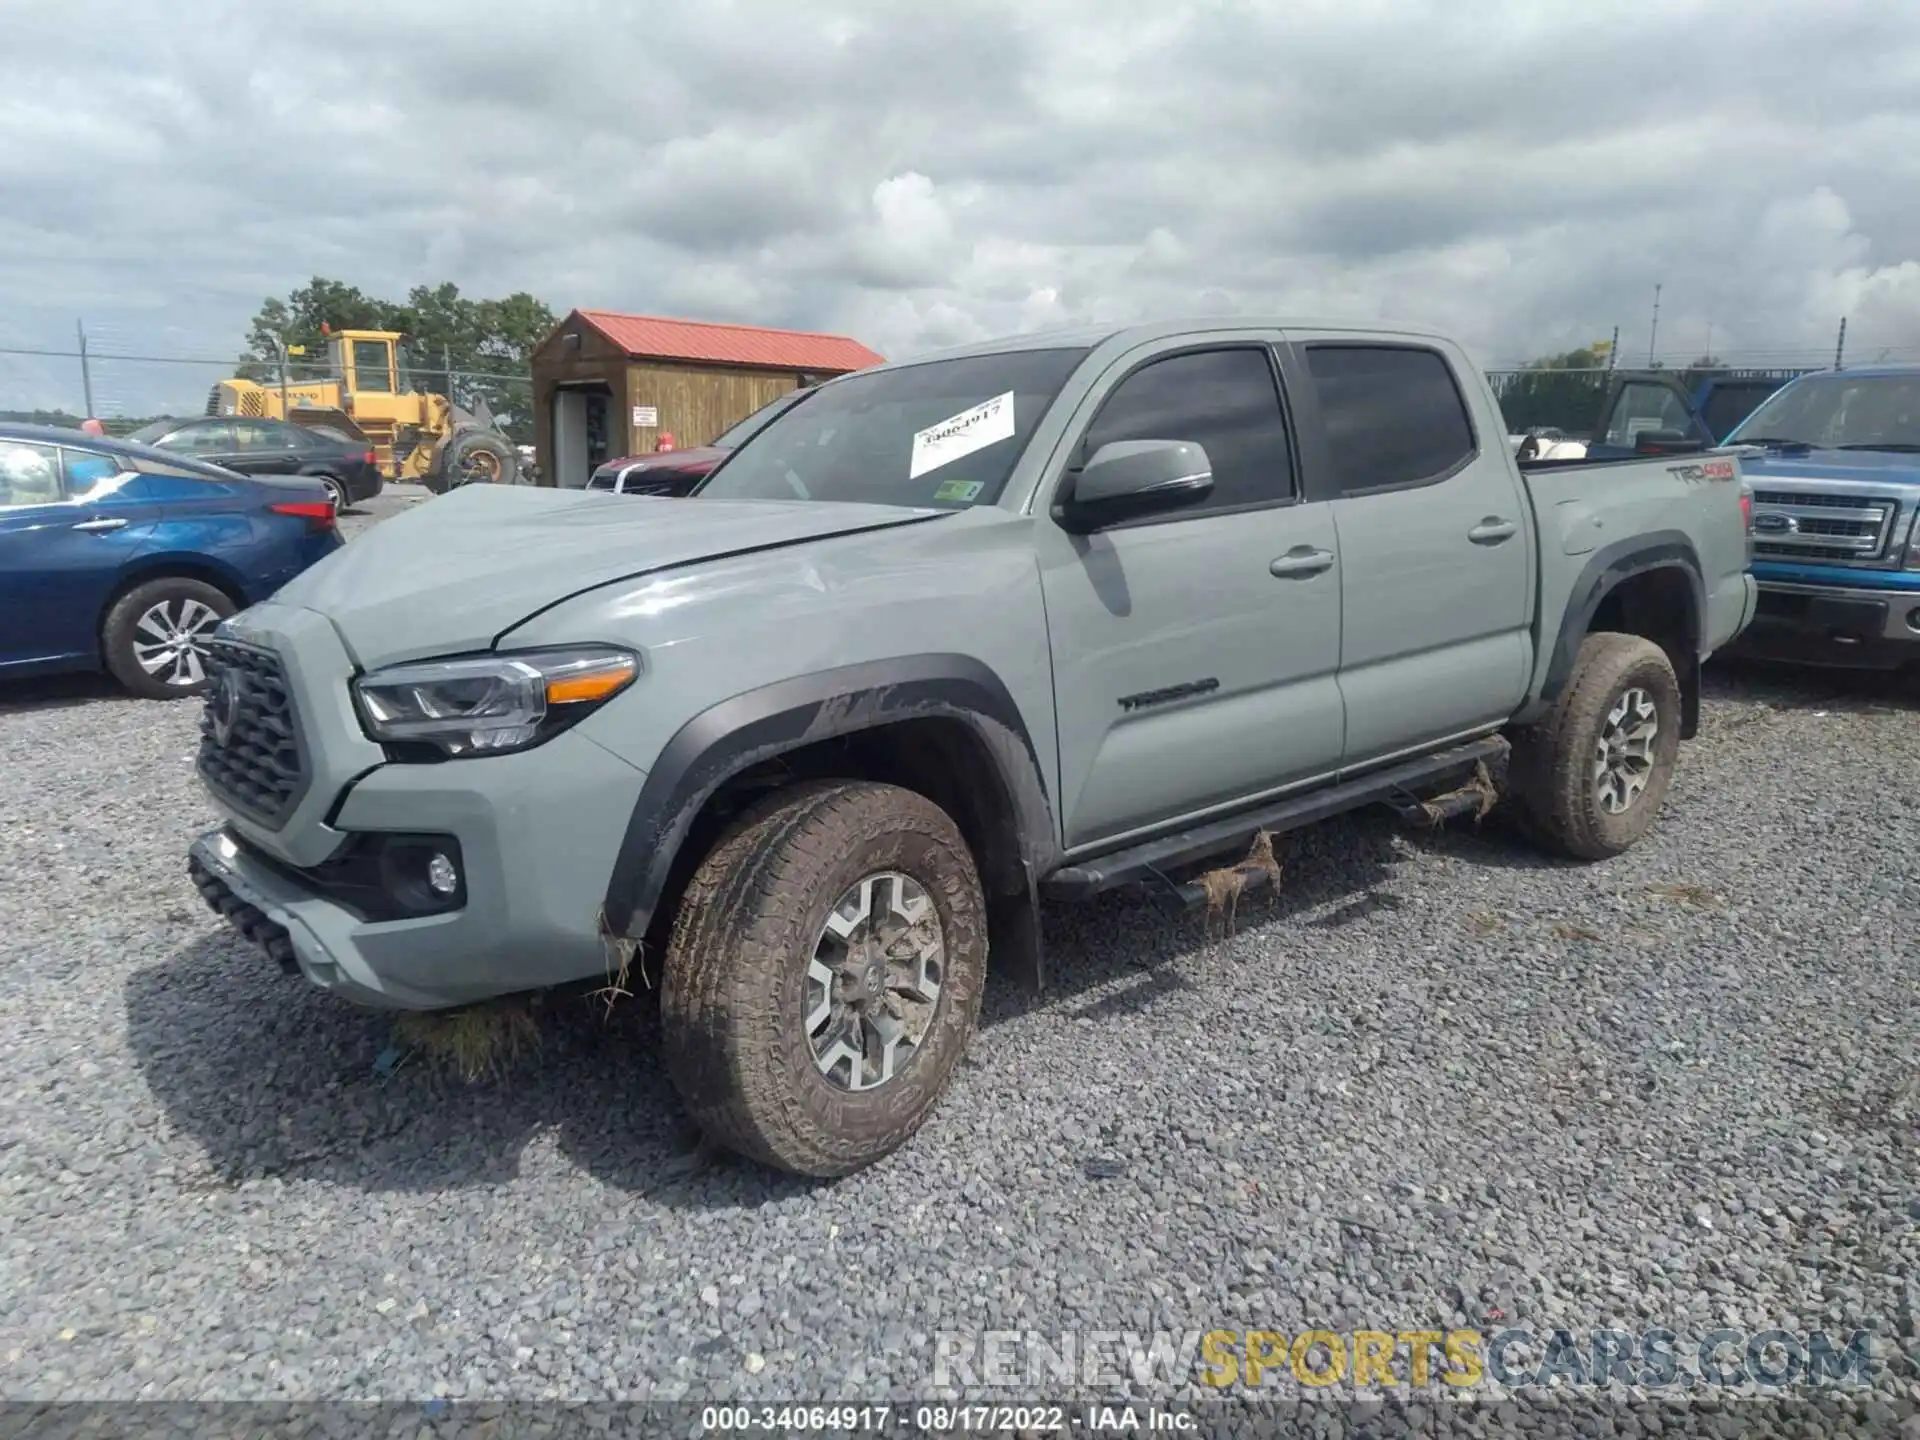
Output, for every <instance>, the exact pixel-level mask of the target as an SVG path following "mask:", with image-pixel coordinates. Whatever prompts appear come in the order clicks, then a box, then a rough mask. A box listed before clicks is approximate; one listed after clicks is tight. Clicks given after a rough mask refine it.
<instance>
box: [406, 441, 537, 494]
mask: <svg viewBox="0 0 1920 1440" xmlns="http://www.w3.org/2000/svg"><path fill="white" fill-rule="evenodd" d="M519 478H520V457H519V456H518V455H516V454H515V453H514V450H513V447H512V446H511V445H509V444H507V442H506V441H505V440H502V439H501V438H500V437H499V436H498V435H493V434H490V433H488V432H487V431H485V430H469V431H467V432H466V433H464V434H458V435H454V436H453V437H452V438H451V439H449V440H448V441H447V445H446V449H445V451H444V452H443V453H442V454H441V456H440V462H439V464H438V465H436V466H435V467H434V469H433V470H432V471H431V472H429V473H428V474H427V476H426V477H425V482H426V486H427V488H428V489H429V490H431V491H432V492H433V493H434V494H436V495H444V494H445V493H446V492H447V491H449V490H457V489H459V488H460V487H461V486H462V485H512V484H515V483H517V482H518V480H519Z"/></svg>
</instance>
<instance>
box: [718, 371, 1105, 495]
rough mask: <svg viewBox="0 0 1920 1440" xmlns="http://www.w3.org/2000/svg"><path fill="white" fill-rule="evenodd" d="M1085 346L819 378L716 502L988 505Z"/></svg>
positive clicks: (758, 440)
mask: <svg viewBox="0 0 1920 1440" xmlns="http://www.w3.org/2000/svg"><path fill="white" fill-rule="evenodd" d="M1085 355H1086V351H1085V350H1009V351H1003V352H1001V353H999V354H993V355H970V356H966V357H963V358H958V359H953V360H932V361H928V362H926V363H925V364H920V365H905V366H902V367H901V368H899V369H897V370H869V371H866V372H864V373H862V374H856V375H850V376H848V377H846V378H845V379H843V380H836V381H834V383H833V384H831V385H825V386H822V387H821V388H820V389H818V390H816V391H814V392H813V394H812V395H811V396H809V397H808V399H807V402H806V403H805V404H804V405H796V406H794V407H793V408H792V409H790V410H788V411H787V412H786V413H785V414H783V415H781V416H780V417H779V418H778V419H776V420H774V421H773V422H772V423H770V424H769V425H768V426H767V428H766V429H764V430H762V431H760V432H759V433H758V434H756V435H755V436H753V439H752V443H750V444H747V445H743V446H741V447H740V448H739V449H738V450H735V451H734V452H733V453H732V455H730V456H729V457H728V458H727V459H726V460H725V461H724V462H723V463H722V464H721V465H720V466H719V467H718V468H717V469H715V470H714V472H713V474H712V475H711V476H710V477H709V478H708V479H707V481H706V482H705V483H704V484H703V485H702V486H701V487H700V489H699V490H698V491H696V492H695V493H696V494H698V495H700V496H702V497H703V498H706V499H712V500H796V499H798V500H840V501H861V502H865V503H867V504H872V505H914V506H931V507H936V508H940V509H955V508H964V507H966V506H969V505H991V504H992V503H993V502H994V501H995V500H997V499H999V498H1000V491H1001V490H1002V489H1003V488H1004V487H1005V485H1006V483H1007V477H1008V476H1009V475H1011V474H1012V473H1013V467H1014V463H1015V462H1016V461H1017V460H1018V459H1019V458H1020V452H1021V451H1022V450H1024V449H1026V447H1027V442H1028V440H1030V439H1032V437H1033V432H1034V429H1035V428H1036V427H1037V426H1038V425H1039V424H1040V418H1041V416H1043V415H1045V414H1046V413H1047V410H1048V408H1049V407H1050V406H1051V405H1052V404H1053V401H1054V397H1055V396H1056V395H1058V394H1059V393H1060V387H1061V386H1062V385H1063V384H1065V383H1066V379H1067V377H1068V376H1069V375H1071V374H1072V373H1073V371H1074V369H1075V367H1076V366H1078V365H1079V364H1080V361H1081V360H1082V359H1083V358H1084V357H1085Z"/></svg>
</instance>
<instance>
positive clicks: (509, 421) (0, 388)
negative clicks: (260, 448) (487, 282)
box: [0, 346, 533, 445]
mask: <svg viewBox="0 0 1920 1440" xmlns="http://www.w3.org/2000/svg"><path fill="white" fill-rule="evenodd" d="M339 378H340V377H339V374H338V372H337V370H335V369H334V368H333V367H332V366H331V365H330V364H329V363H328V362H326V361H325V360H316V359H313V358H311V357H308V358H300V357H295V358H294V359H292V360H290V361H288V363H287V365H286V367H285V372H284V377H283V374H282V370H281V367H280V365H279V363H278V362H276V361H254V360H247V361H234V360H211V359H195V358H189V357H178V356H166V355H119V354H102V353H100V352H98V351H92V352H90V353H88V354H85V355H82V354H81V352H80V351H78V350H71V351H69V350H45V349H24V348H17V347H7V346H0V418H4V419H9V420H18V421H27V422H37V423H41V424H53V425H78V424H79V423H80V422H81V421H82V420H84V419H86V418H87V417H88V416H89V415H91V416H93V417H95V418H97V419H99V420H100V422H101V425H102V427H103V428H104V429H105V430H106V431H107V433H108V434H110V435H126V434H129V433H131V432H132V431H134V430H137V429H139V428H140V427H141V426H142V425H145V424H147V423H148V422H149V421H152V420H158V419H161V418H163V417H171V418H175V419H184V418H187V417H190V416H195V415H206V414H211V413H237V414H248V415H260V414H265V415H270V416H277V415H281V414H283V413H284V412H285V409H286V408H288V407H296V408H297V407H303V406H304V407H307V408H318V409H325V408H338V407H339V405H340V403H341V396H340V386H339ZM283 381H284V383H283ZM228 382H233V383H231V384H229V383H228ZM255 387H258V388H257V389H256V388H255ZM358 388H359V393H360V396H361V404H362V406H363V407H365V406H374V407H377V408H378V409H382V410H392V409H404V408H405V400H404V397H406V396H410V395H411V396H421V395H444V396H446V397H447V398H448V399H449V400H451V401H452V402H453V403H454V404H455V405H458V406H459V407H460V408H462V409H463V410H467V411H469V412H472V413H476V414H477V413H482V412H483V411H484V412H485V413H490V414H491V415H492V417H493V420H494V421H495V423H496V424H498V425H499V426H500V428H501V429H502V430H504V431H505V432H506V434H507V436H508V438H509V439H511V440H512V441H513V442H514V443H515V444H520V445H531V444H532V443H533V377H532V375H531V373H529V372H528V371H526V370H524V369H520V370H509V369H500V370H494V369H459V368H453V369H447V368H431V367H422V366H417V365H410V366H406V367H402V369H401V372H400V374H399V375H398V376H394V375H393V374H392V373H391V371H386V372H385V373H383V374H382V375H380V376H379V384H378V388H376V387H375V386H372V385H369V384H368V383H367V380H366V378H365V376H364V375H363V376H362V377H361V378H360V380H359V387H358ZM223 389H224V391H225V394H224V395H222V394H221V393H220V392H221V391H222V390H223ZM50 393H51V395H53V396H59V397H60V398H59V399H58V400H57V401H55V402H54V403H52V404H49V403H48V400H49V398H50ZM383 395H389V396H392V397H393V398H394V401H395V402H396V403H395V404H394V405H392V406H381V405H380V399H381V397H382V396H383Z"/></svg>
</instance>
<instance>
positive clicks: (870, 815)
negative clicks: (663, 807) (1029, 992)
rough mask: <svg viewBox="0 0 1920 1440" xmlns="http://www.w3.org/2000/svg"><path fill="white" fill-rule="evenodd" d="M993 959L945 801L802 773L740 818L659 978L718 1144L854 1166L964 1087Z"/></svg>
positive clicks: (835, 1169) (703, 875) (677, 923)
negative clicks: (951, 1085) (804, 778)
mask: <svg viewBox="0 0 1920 1440" xmlns="http://www.w3.org/2000/svg"><path fill="white" fill-rule="evenodd" d="M986 963H987V921H986V905H985V901H984V899H983V897H982V894H981V888H980V879H979V876H978V874H977V872H976V870H975V867H974V863H973V856H972V854H971V852H970V851H969V850H968V848H967V844H966V841H965V840H964V839H963V838H962V836H961V834H960V831H959V828H958V827H957V826H956V825H955V824H954V823H953V821H952V820H951V819H950V818H949V817H948V816H947V814H946V813H945V812H944V811H942V810H941V809H940V808H939V807H938V806H936V805H934V804H933V803H932V802H931V801H930V800H927V799H925V798H924V797H923V796H920V795H918V794H915V793H914V792H913V791H910V790H903V789H899V788H897V787H895V786H891V785H877V784H871V783H868V782H864V781H826V782H809V783H806V784H801V785H795V786H793V787H791V788H789V789H787V790H784V791H781V792H780V793H778V794H777V795H775V796H773V797H771V798H770V799H769V800H767V801H764V802H762V803H761V804H760V805H759V806H757V807H756V808H754V809H753V810H750V811H749V812H747V814H745V815H744V816H742V817H741V818H740V819H739V820H738V821H737V822H736V823H735V824H734V825H733V827H732V828H731V829H730V830H729V831H728V832H727V833H726V834H725V835H724V836H723V837H722V838H721V840H720V841H719V843H718V844H716V845H715V846H714V848H713V849H712V851H710V852H709V853H708V855H707V857H706V858H705V860H703V861H702V862H701V864H700V867H699V869H698V870H697V871H696V872H695V874H694V876H693V878H692V880H691V881H690V882H689V884H688V886H687V890H686V894H685V896H684V897H683V898H682V899H681V901H680V906H679V910H678V912H677V913H676V915H675V917H674V924H673V934H672V938H671V939H670V940H669V942H668V945H667V954H666V960H665V964H664V967H663V972H662V976H661V987H660V1005H661V1030H662V1048H663V1050H664V1053H665V1059H666V1064H667V1071H668V1074H669V1075H670V1076H671V1077H672V1080H673V1083H674V1085H675V1087H676V1088H677V1089H678V1090H679V1092H680V1096H681V1099H682V1101H683V1102H684V1103H685V1104H686V1106H687V1109H688V1110H689V1112H690V1113H691V1115H692V1117H693V1120H694V1121H695V1123H696V1124H698V1125H699V1126H700V1128H701V1130H702V1131H703V1132H704V1134H705V1135H706V1137H707V1138H708V1139H709V1140H712V1141H714V1142H717V1143H718V1144H720V1145H723V1146H725V1147H727V1148H728V1149H731V1150H734V1151H737V1152H738V1153H740V1154H742V1155H745V1156H747V1157H749V1158H751V1159H754V1160H758V1161H760V1162H761V1163H763V1164H767V1165H771V1166H774V1167H776V1168H778V1169H781V1170H786V1171H790V1172H793V1173H795V1174H800V1175H809V1176H818V1177H832V1176H839V1175H846V1174H850V1173H852V1172H853V1171H855V1170H859V1169H862V1168H864V1167H865V1166H868V1165H871V1164H872V1163H873V1162H874V1161H876V1160H879V1159H880V1158H881V1157H883V1156H885V1155H887V1154H889V1153H891V1152H892V1151H893V1150H895V1149H897V1148H898V1147H899V1146H900V1145H902V1144H903V1143H904V1142H905V1141H906V1140H907V1139H908V1138H909V1137H910V1136H911V1135H913V1133H914V1132H915V1131H916V1130H918V1129H919V1128H920V1126H921V1124H922V1123H923V1122H924V1121H925V1120H926V1118H927V1116H928V1115H929V1114H930V1113H931V1112H932V1110H933V1108H934V1106H935V1105H936V1104H937V1103H938V1102H939V1100H940V1097H941V1096H942V1095H943V1094H944V1093H945V1092H946V1088H947V1085H948V1082H949V1081H950V1080H951V1079H952V1076H953V1072H954V1069H955V1067H956V1066H958V1064H959V1063H960V1058H961V1056H962V1054H963V1053H964V1052H965V1050H966V1047H967V1042H968V1040H969V1039H970V1038H971V1036H972V1033H973V1028H974V1023H975V1021H976V1020H977V1018H978V1016H979V1012H980V993H981V987H982V985H983V983H984V982H985V979H986ZM929 992H931V996H932V998H931V999H929Z"/></svg>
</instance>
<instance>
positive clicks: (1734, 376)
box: [0, 346, 1819, 445]
mask: <svg viewBox="0 0 1920 1440" xmlns="http://www.w3.org/2000/svg"><path fill="white" fill-rule="evenodd" d="M1815 368H1819V367H1815V366H1800V367H1790V368H1781V367H1775V368H1740V367H1726V368H1722V369H1712V370H1707V369H1684V370H1671V371H1669V372H1667V373H1669V374H1672V375H1674V376H1676V377H1678V378H1679V379H1680V380H1681V382H1682V383H1683V384H1684V385H1686V386H1687V388H1688V389H1690V390H1692V389H1695V388H1696V387H1698V386H1699V385H1700V383H1701V382H1702V381H1704V380H1707V379H1709V378H1714V379H1719V380H1728V381H1733V380H1739V381H1750V382H1754V383H1752V384H1750V385H1745V386H1739V387H1731V386H1729V387H1725V393H1724V397H1723V399H1722V400H1721V402H1720V403H1721V404H1722V405H1723V406H1725V407H1734V408H1738V407H1742V406H1744V407H1745V408H1743V409H1741V411H1740V414H1738V415H1734V414H1731V413H1723V414H1719V415H1712V416H1709V417H1708V419H1709V423H1712V424H1713V425H1714V427H1715V431H1716V433H1725V431H1726V430H1727V429H1729V428H1731V426H1732V424H1733V423H1734V422H1735V421H1737V420H1739V419H1741V418H1743V417H1744V415H1745V414H1746V413H1747V412H1748V411H1750V410H1751V409H1752V408H1753V406H1755V405H1758V404H1759V403H1760V401H1761V400H1762V399H1764V398H1765V396H1766V395H1767V394H1768V393H1770V391H1771V388H1773V387H1777V386H1778V385H1781V384H1785V383H1786V381H1788V380H1790V379H1792V378H1793V377H1794V376H1795V375H1800V374H1804V373H1806V372H1807V371H1808V370H1810V369H1815ZM63 371H64V373H65V375H66V376H67V377H70V378H69V379H68V380H67V381H66V382H65V383H62V382H61V380H60V376H61V373H62V372H63ZM1614 374H1615V372H1614V371H1611V370H1607V369H1604V368H1595V369H1587V370H1551V369H1543V368H1535V367H1515V368H1509V369H1492V370H1488V371H1487V372H1486V375H1487V379H1488V381H1489V382H1490V383H1491V385H1492V387H1493V392H1494V395H1495V397H1496V398H1497V399H1498V401H1499V403H1500V409H1501V413H1502V414H1503V416H1504V417H1505V419H1506V424H1507V430H1508V432H1509V433H1511V434H1519V433H1521V432H1522V431H1526V430H1530V429H1554V430H1559V431H1561V432H1562V433H1564V434H1566V435H1569V436H1582V437H1584V436H1586V435H1588V434H1589V433H1591V431H1592V429H1593V424H1594V422H1595V421H1596V420H1597V419H1598V418H1599V414H1600V407H1601V404H1602V402H1603V400H1604V399H1605V397H1606V393H1607V387H1608V385H1609V383H1610V382H1611V381H1612V379H1613V376H1614ZM50 379H51V381H52V386H51V388H53V389H54V390H55V392H56V393H58V392H59V391H68V392H70V396H71V398H70V399H66V400H64V401H62V402H61V403H60V404H59V405H58V406H56V407H53V408H48V407H46V405H45V403H44V399H43V400H42V403H41V404H40V405H38V406H34V405H31V404H30V403H29V401H28V397H29V396H40V397H44V396H45V395H46V393H47V392H48V390H49V388H50V386H49V380H50ZM282 379H283V377H282V373H281V367H280V365H279V364H278V362H275V361H252V360H249V361H242V362H235V361H233V360H200V359H191V358H182V357H174V356H159V355H144V356H143V355H119V354H100V353H98V352H94V353H91V354H88V355H85V356H83V355H82V354H81V353H80V352H79V351H77V350H74V351H65V350H25V349H10V348H7V347H4V346H0V418H7V419H16V420H29V421H40V422H42V423H51V424H66V425H78V424H79V423H80V421H81V420H82V419H85V418H86V417H87V416H88V415H89V414H92V415H94V416H97V417H98V418H99V419H100V420H101V422H102V424H103V425H104V426H105V428H106V430H107V432H108V433H109V434H120V435H124V434H127V433H129V432H131V431H133V430H136V429H138V428H139V427H140V426H142V425H144V424H146V423H147V422H148V421H150V420H155V419H159V418H161V417H162V416H173V417H185V416H190V415H204V414H207V413H209V409H210V407H211V406H214V405H215V404H216V391H218V390H219V389H220V388H221V387H222V385H223V382H227V381H235V380H238V381H241V382H250V384H249V383H242V384H239V385H236V386H232V387H228V394H227V396H226V397H225V401H226V403H225V405H224V406H223V407H222V408H224V409H226V410H230V411H236V412H237V413H243V414H268V415H278V414H281V413H284V408H285V406H286V405H289V404H290V405H294V406H301V405H306V406H311V407H317V408H325V407H327V406H329V405H338V403H339V397H338V388H337V385H338V379H339V376H338V374H337V372H336V371H335V370H334V369H333V368H332V366H331V365H330V364H329V363H327V362H326V361H323V360H315V359H313V358H311V357H294V358H292V359H290V360H289V361H288V363H287V365H286V369H285V375H284V389H285V396H284V400H283V397H282V395H281V391H282V388H283V386H282ZM1762 382H1770V383H1762ZM383 383H385V384H387V385H389V386H397V387H398V393H399V394H414V395H422V394H431V395H445V396H447V397H448V398H449V399H450V400H452V401H453V402H454V403H455V404H456V405H458V406H460V407H461V408H463V409H465V410H468V411H470V412H475V413H479V412H481V410H482V408H483V407H484V410H485V411H486V412H490V413H491V415H492V417H493V419H494V421H495V422H496V423H497V424H498V425H499V426H500V428H501V429H502V430H504V431H505V432H506V434H507V436H508V437H509V439H511V440H512V441H513V442H514V443H515V444H517V445H531V444H532V443H533V377H532V376H531V374H530V373H528V372H527V371H525V370H509V369H499V370H494V369H459V368H451V369H449V368H427V367H421V366H407V367H405V368H404V369H402V371H401V373H400V375H399V376H397V377H394V376H391V375H388V376H386V377H385V379H384V381H383ZM253 386H258V387H260V391H264V392H265V393H264V394H262V393H259V392H256V391H254V390H253V388H252V387H253ZM360 390H361V393H362V394H363V395H364V396H365V397H366V401H367V402H376V401H377V396H378V393H379V392H376V391H374V390H371V389H370V388H369V387H368V386H367V385H366V384H365V382H364V381H362V382H361V385H360ZM1749 401H1750V402H1751V403H1748V402H1749Z"/></svg>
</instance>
